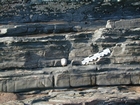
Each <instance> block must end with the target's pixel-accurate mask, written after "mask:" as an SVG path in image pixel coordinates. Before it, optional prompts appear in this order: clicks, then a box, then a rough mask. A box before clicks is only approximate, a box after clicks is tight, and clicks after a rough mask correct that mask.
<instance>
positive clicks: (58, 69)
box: [0, 0, 140, 92]
mask: <svg viewBox="0 0 140 105" xmlns="http://www.w3.org/2000/svg"><path fill="white" fill-rule="evenodd" d="M39 1H40V2H39ZM39 1H38V0H29V1H28V0H27V1H25V0H24V1H23V0H21V1H18V0H14V1H10V0H8V1H5V0H1V1H0V3H1V4H0V23H1V24H0V91H4V92H21V91H29V90H34V89H55V88H74V87H87V86H106V85H107V86H110V85H111V86H114V85H139V84H140V82H139V81H140V80H139V74H140V71H139V70H140V66H139V64H140V8H139V5H140V2H139V1H138V0H133V1H129V0H125V1H115V0H114V1H113V0H109V1H108V0H105V1H102V0H101V1H100V2H99V1H98V2H97V1H96V0H95V1H94V0H93V1H92V2H91V1H88V2H84V1H81V2H78V1H77V2H75V1H73V2H68V1H67V2H62V1H61V2H60V3H58V2H49V1H48V2H46V1H45V0H44V1H42V0H39ZM4 7H5V8H4ZM62 7H63V8H62ZM106 48H108V49H109V50H110V53H109V54H108V55H105V56H101V57H99V58H98V59H95V60H93V61H90V62H89V63H88V64H87V65H82V63H81V61H82V60H83V59H84V58H86V57H91V56H93V55H94V54H96V53H99V52H102V51H103V50H104V49H106ZM62 58H65V59H67V65H66V66H62V65H61V59H62Z"/></svg>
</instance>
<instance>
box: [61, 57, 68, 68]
mask: <svg viewBox="0 0 140 105" xmlns="http://www.w3.org/2000/svg"><path fill="white" fill-rule="evenodd" d="M61 65H62V66H66V65H67V59H66V58H62V59H61Z"/></svg>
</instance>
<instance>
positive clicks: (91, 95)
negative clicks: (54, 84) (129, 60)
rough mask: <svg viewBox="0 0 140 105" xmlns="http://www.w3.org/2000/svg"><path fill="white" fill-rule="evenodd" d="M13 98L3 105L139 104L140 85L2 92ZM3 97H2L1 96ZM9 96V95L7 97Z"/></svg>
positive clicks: (2, 104)
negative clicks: (14, 92)
mask: <svg viewBox="0 0 140 105" xmlns="http://www.w3.org/2000/svg"><path fill="white" fill-rule="evenodd" d="M2 94H3V96H4V97H7V96H6V95H7V94H10V96H14V97H16V96H18V98H17V97H16V100H15V99H14V98H11V99H9V100H8V102H4V101H3V102H0V103H1V105H25V104H26V105H58V104H59V105H108V104H111V105H130V104H133V105H139V104H140V102H139V95H140V88H139V87H136V86H135V87H126V86H113V87H92V88H73V89H65V90H58V89H55V90H47V91H39V90H36V91H29V92H23V93H16V94H11V93H2ZM0 98H1V99H2V97H1V96H0ZM7 98H8V97H7Z"/></svg>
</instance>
